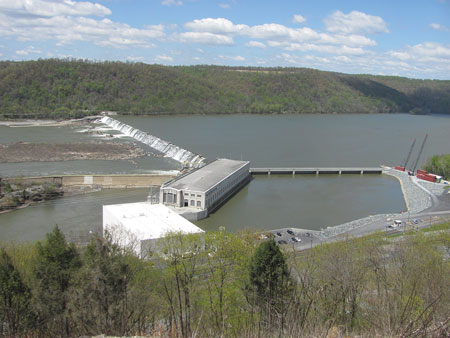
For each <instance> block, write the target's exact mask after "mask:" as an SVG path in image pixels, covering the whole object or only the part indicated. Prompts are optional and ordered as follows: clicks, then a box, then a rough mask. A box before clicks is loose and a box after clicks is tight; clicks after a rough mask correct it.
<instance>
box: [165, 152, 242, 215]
mask: <svg viewBox="0 0 450 338" xmlns="http://www.w3.org/2000/svg"><path fill="white" fill-rule="evenodd" d="M249 170H250V162H247V161H235V160H228V159H218V160H216V161H214V162H211V163H209V164H208V165H206V166H204V167H202V168H200V169H197V170H195V171H191V172H189V173H188V174H186V175H182V176H180V177H177V178H175V179H173V180H171V181H169V182H166V183H164V184H163V185H162V186H161V190H160V201H161V202H162V203H163V204H164V205H167V206H170V207H173V208H174V210H176V212H177V213H179V214H181V215H182V216H183V217H185V218H187V219H189V220H194V221H195V220H199V219H202V218H205V217H207V216H208V214H209V213H211V212H213V211H214V210H215V209H217V208H218V207H220V206H221V205H222V204H223V203H224V202H225V201H226V200H227V199H228V198H230V197H231V196H232V195H233V194H235V193H236V192H237V191H239V190H240V189H241V188H242V187H243V186H245V185H246V184H247V183H248V182H249V181H250V179H251V176H250V172H249Z"/></svg>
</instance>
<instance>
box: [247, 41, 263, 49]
mask: <svg viewBox="0 0 450 338" xmlns="http://www.w3.org/2000/svg"><path fill="white" fill-rule="evenodd" d="M245 45H246V46H247V47H258V48H266V45H265V44H263V43H262V42H259V41H249V42H247V43H246V44H245Z"/></svg>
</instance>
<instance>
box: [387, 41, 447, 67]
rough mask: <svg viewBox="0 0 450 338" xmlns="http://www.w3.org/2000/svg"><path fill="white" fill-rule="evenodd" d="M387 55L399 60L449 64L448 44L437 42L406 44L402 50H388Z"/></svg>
mask: <svg viewBox="0 0 450 338" xmlns="http://www.w3.org/2000/svg"><path fill="white" fill-rule="evenodd" d="M388 55H389V56H391V57H394V58H397V59H400V60H416V61H421V62H428V61H431V60H432V61H435V62H443V63H449V64H450V45H444V44H441V43H437V42H424V43H419V44H417V45H414V46H407V47H406V48H405V49H404V50H402V51H390V52H388Z"/></svg>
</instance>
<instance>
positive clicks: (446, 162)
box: [423, 154, 450, 180]
mask: <svg viewBox="0 0 450 338" xmlns="http://www.w3.org/2000/svg"><path fill="white" fill-rule="evenodd" d="M423 168H424V169H425V170H426V171H428V172H430V173H433V174H435V175H439V176H442V177H444V179H446V180H450V154H446V155H433V156H431V157H430V158H429V159H428V160H427V162H426V163H425V165H424V167H423Z"/></svg>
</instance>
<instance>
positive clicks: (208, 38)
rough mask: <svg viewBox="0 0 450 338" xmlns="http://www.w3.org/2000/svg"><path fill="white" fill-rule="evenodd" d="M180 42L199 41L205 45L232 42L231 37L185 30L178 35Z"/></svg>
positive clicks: (231, 43)
mask: <svg viewBox="0 0 450 338" xmlns="http://www.w3.org/2000/svg"><path fill="white" fill-rule="evenodd" d="M179 38H180V41H181V42H186V43H201V44H205V45H228V46H231V45H233V44H234V41H233V38H231V37H229V36H226V35H222V34H213V33H208V32H185V33H181V34H180V35H179Z"/></svg>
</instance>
